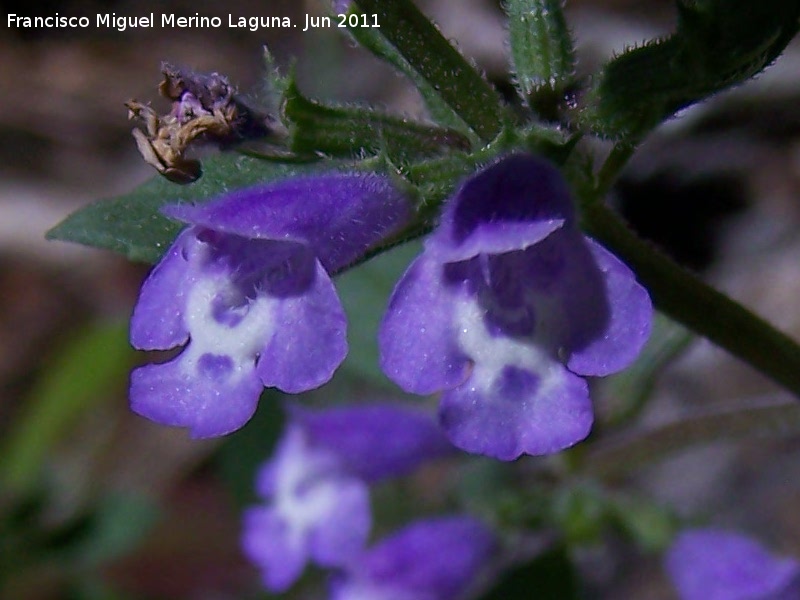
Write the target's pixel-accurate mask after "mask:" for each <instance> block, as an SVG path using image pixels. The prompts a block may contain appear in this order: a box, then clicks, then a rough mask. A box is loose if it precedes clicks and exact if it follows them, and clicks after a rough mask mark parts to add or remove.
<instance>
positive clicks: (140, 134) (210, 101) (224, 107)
mask: <svg viewBox="0 0 800 600" xmlns="http://www.w3.org/2000/svg"><path fill="white" fill-rule="evenodd" d="M161 71H162V73H163V74H164V80H163V81H162V82H161V84H160V85H159V86H158V90H159V92H160V94H161V95H162V96H164V97H165V98H167V99H169V100H171V101H172V110H171V111H170V112H169V113H168V114H166V115H159V114H158V113H156V111H155V110H153V109H152V108H151V107H150V106H149V105H146V104H142V103H141V102H138V101H136V100H129V101H128V102H126V103H125V105H126V106H127V107H128V109H129V118H131V119H138V120H140V121H142V122H143V123H144V125H145V130H144V131H142V130H141V129H134V130H133V137H134V139H135V140H136V145H137V147H138V148H139V152H140V153H141V154H142V157H144V160H145V162H147V163H148V164H149V165H152V166H153V167H155V169H156V170H157V171H158V172H159V173H161V174H162V175H163V176H164V177H166V178H167V179H169V180H170V181H174V182H175V183H181V184H187V183H192V182H193V181H196V180H197V179H198V178H199V177H200V175H201V174H202V168H201V166H200V161H198V160H195V159H190V158H186V157H185V153H186V151H187V149H188V148H189V147H190V146H191V145H192V144H194V143H196V142H204V143H211V144H215V145H217V146H219V147H221V148H225V147H228V146H231V145H233V144H236V143H238V142H242V141H244V140H250V139H257V138H261V137H265V136H268V135H270V134H271V133H272V131H273V129H272V127H271V118H270V117H269V116H268V115H266V114H263V113H260V112H258V111H256V110H254V109H252V108H250V107H249V106H247V105H246V104H245V103H244V102H243V101H242V100H241V98H239V97H238V96H237V95H236V88H235V87H234V86H233V85H231V84H230V82H229V81H228V79H227V78H226V77H224V76H222V75H220V74H218V73H210V74H203V73H195V72H192V71H188V70H183V69H178V68H176V67H173V66H172V65H170V64H167V63H164V64H163V65H162V66H161Z"/></svg>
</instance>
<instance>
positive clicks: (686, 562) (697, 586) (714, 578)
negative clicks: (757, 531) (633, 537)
mask: <svg viewBox="0 0 800 600" xmlns="http://www.w3.org/2000/svg"><path fill="white" fill-rule="evenodd" d="M665 567H666V570H667V573H668V574H669V576H670V579H671V580H672V582H673V584H674V585H675V588H676V589H677V591H678V595H679V596H680V598H681V600H794V599H796V598H800V562H798V561H797V560H795V559H792V558H782V557H779V556H776V555H774V554H772V553H771V552H769V551H768V550H767V549H766V548H764V547H763V546H762V545H761V544H759V543H758V542H756V541H755V540H753V539H751V538H748V537H747V536H744V535H741V534H739V533H734V532H730V531H723V530H718V529H693V530H687V531H684V532H682V533H681V534H680V535H678V537H677V538H676V539H675V541H674V542H673V544H672V546H671V547H670V549H669V551H668V552H667V555H666V557H665Z"/></svg>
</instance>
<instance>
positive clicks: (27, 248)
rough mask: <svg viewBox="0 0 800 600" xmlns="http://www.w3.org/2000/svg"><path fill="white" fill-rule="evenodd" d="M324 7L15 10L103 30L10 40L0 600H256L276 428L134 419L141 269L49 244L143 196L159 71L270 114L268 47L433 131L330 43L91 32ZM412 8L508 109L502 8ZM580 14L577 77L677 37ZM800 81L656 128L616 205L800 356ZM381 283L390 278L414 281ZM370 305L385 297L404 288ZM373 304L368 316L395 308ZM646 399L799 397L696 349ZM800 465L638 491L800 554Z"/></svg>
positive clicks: (368, 66) (377, 74) (624, 591)
mask: <svg viewBox="0 0 800 600" xmlns="http://www.w3.org/2000/svg"><path fill="white" fill-rule="evenodd" d="M320 2H321V0H320ZM320 2H317V1H314V0H307V1H305V2H295V1H292V0H285V1H282V0H273V1H271V2H268V3H266V2H254V1H247V0H233V1H232V2H228V3H226V4H225V6H224V8H222V7H220V5H219V4H217V3H212V2H209V1H207V0H200V1H197V0H195V1H194V2H187V1H184V0H170V1H168V2H162V3H158V4H153V5H152V8H151V7H150V5H145V4H142V3H133V2H125V1H119V2H116V1H112V0H106V1H99V0H98V1H94V2H93V1H83V2H81V1H75V2H57V1H49V2H40V3H37V4H36V5H35V6H33V5H32V4H30V3H25V2H3V5H4V8H5V12H6V14H18V15H22V16H31V17H33V16H37V15H40V16H44V15H53V14H55V13H59V14H60V15H76V16H79V15H87V16H89V17H90V18H91V19H92V22H93V23H92V26H91V27H90V28H88V29H61V30H59V29H48V30H44V29H17V28H9V27H7V23H5V22H4V23H3V24H2V25H0V27H1V28H2V35H0V81H2V82H3V83H2V86H1V87H0V140H2V144H0V476H1V477H2V478H1V479H0V598H26V599H27V598H31V599H39V598H42V599H49V598H75V599H95V598H96V599H101V598H102V599H106V598H108V599H111V598H120V599H127V598H191V599H198V600H211V599H220V600H222V599H226V598H258V597H264V594H263V593H261V592H259V587H258V574H257V573H256V571H255V570H254V569H253V568H251V567H250V566H249V565H248V564H246V563H245V561H244V559H243V558H242V556H241V555H240V553H239V550H238V534H239V516H238V512H239V510H240V509H241V507H242V505H244V504H246V503H247V502H251V501H252V500H253V499H252V497H250V496H249V494H250V492H249V491H248V489H249V482H250V481H251V479H252V469H253V467H254V466H255V464H256V463H257V462H258V461H259V460H262V459H263V458H265V457H266V456H267V455H268V452H269V445H270V443H271V442H270V440H271V439H272V438H273V437H274V432H275V431H276V430H277V426H276V424H275V418H276V417H275V412H274V411H272V412H269V409H265V410H259V414H258V415H257V417H256V419H255V421H254V423H253V424H251V425H248V426H247V427H246V428H245V430H243V431H242V432H241V433H240V434H237V435H235V436H231V437H230V438H229V439H225V440H212V441H190V440H189V439H188V438H187V436H186V435H185V434H184V432H182V431H176V430H170V429H167V428H164V427H160V426H156V425H153V424H151V423H148V422H146V421H144V420H143V419H141V418H140V417H138V416H136V415H134V414H132V413H130V412H129V411H128V408H127V397H126V386H127V374H128V371H129V369H130V368H131V366H132V365H134V364H136V363H137V362H142V361H143V360H144V357H143V356H140V355H136V354H135V353H134V352H133V351H131V350H130V349H129V348H128V345H127V341H126V340H127V319H128V317H129V315H130V312H131V309H132V307H133V305H134V302H135V299H136V294H137V290H138V286H139V285H140V283H141V281H142V278H143V277H144V276H145V275H146V273H147V270H148V266H147V265H136V264H130V263H128V262H127V261H126V260H124V259H123V258H120V257H117V256H114V255H112V254H110V253H108V252H104V251H99V250H93V249H88V248H82V247H78V246H75V245H69V244H65V243H61V242H47V241H45V239H44V233H45V231H46V230H47V229H49V228H50V227H52V226H53V225H55V224H56V223H58V222H59V221H60V220H61V219H63V218H64V217H65V216H66V215H67V214H69V213H70V212H72V211H74V210H76V209H77V208H79V207H81V206H83V205H85V204H87V203H89V202H92V201H95V200H98V199H101V198H109V197H112V196H114V195H116V194H120V193H123V192H127V191H130V190H131V189H132V188H134V187H135V186H136V185H138V184H139V183H142V182H144V181H146V180H147V179H149V178H151V177H152V176H153V175H154V171H153V170H152V168H151V167H149V166H147V165H146V164H145V163H144V162H143V161H142V159H141V157H140V156H139V153H138V152H137V150H136V147H135V144H134V142H133V138H132V137H131V135H130V130H131V127H132V125H131V123H130V122H128V121H127V110H126V108H125V107H124V105H123V103H124V102H125V101H126V100H128V99H131V98H135V99H137V100H140V101H144V102H146V101H151V100H152V101H153V104H154V106H155V107H156V108H157V109H159V110H161V111H163V110H164V109H165V108H166V106H165V105H164V104H159V103H160V102H161V101H160V99H158V98H157V91H156V86H157V84H158V83H159V82H160V80H161V75H160V64H161V61H163V60H166V61H169V62H172V63H174V64H177V65H182V66H186V67H189V68H192V69H195V70H198V71H218V72H220V73H223V74H226V75H227V76H228V77H229V78H230V79H231V80H232V81H233V82H234V83H236V84H237V85H238V86H239V89H240V91H241V92H244V93H245V94H248V93H252V95H253V96H254V97H260V98H263V97H264V96H265V94H266V95H268V90H264V89H263V84H262V74H263V47H264V45H267V46H268V47H269V49H270V51H271V53H272V54H273V56H274V57H275V58H276V60H277V62H278V64H279V65H280V66H282V67H283V68H284V69H288V68H289V66H290V65H294V66H295V68H296V69H297V72H298V74H299V81H300V85H301V89H303V91H305V92H306V94H307V95H309V96H311V97H318V98H323V99H328V100H340V101H354V100H360V101H369V102H374V103H377V104H379V105H381V106H384V107H386V108H387V109H389V110H392V111H396V112H398V113H405V114H409V115H415V116H418V115H421V114H422V112H421V110H422V109H421V106H420V103H419V100H418V98H417V96H416V94H415V92H414V91H413V89H411V88H410V87H409V86H408V85H407V84H406V83H405V82H404V81H403V80H402V79H401V78H399V77H397V76H396V75H394V74H393V73H392V72H391V71H390V70H389V69H388V68H386V67H384V66H383V65H381V64H380V63H378V62H377V61H376V60H375V59H372V58H371V57H370V56H368V55H367V54H366V53H364V52H361V51H358V50H356V49H354V48H353V47H352V45H351V44H350V43H349V42H348V41H347V40H345V39H344V38H343V36H341V35H340V34H339V32H338V31H337V30H336V29H335V28H334V29H330V30H315V31H310V32H305V33H302V32H301V31H300V28H297V29H264V30H260V31H257V32H251V31H248V30H246V29H244V30H243V29H231V28H228V27H227V26H225V25H223V27H221V28H219V29H198V28H191V29H183V30H179V29H172V30H165V29H162V28H160V27H154V28H152V29H146V30H141V29H139V30H137V29H130V30H127V31H125V32H119V31H117V30H114V29H108V30H98V29H97V28H95V27H94V16H95V15H96V14H98V13H109V12H115V13H116V14H117V15H145V14H147V13H148V12H150V11H151V10H152V11H155V12H156V13H169V12H174V13H176V14H179V15H185V16H191V15H194V14H195V13H200V14H201V15H208V16H211V15H219V16H222V17H223V22H224V23H226V22H227V15H228V14H229V13H230V14H232V15H235V16H236V15H241V16H288V17H290V18H291V19H292V20H293V21H294V22H296V23H302V22H304V18H305V15H306V14H311V15H320V14H323V11H324V8H323V6H322V5H321V3H320ZM419 5H420V6H421V8H423V10H424V11H425V12H426V13H427V14H429V15H430V16H431V17H433V18H434V19H435V20H436V22H437V23H438V24H439V25H440V27H441V28H442V30H443V31H444V33H445V34H446V35H447V37H449V38H451V39H454V40H457V42H458V46H459V48H460V49H461V50H462V52H464V53H465V54H466V55H468V56H470V57H472V58H473V59H474V60H475V61H476V63H477V64H478V65H479V66H480V67H481V68H482V69H483V70H485V72H486V73H487V75H488V77H489V78H490V79H491V80H492V81H493V82H494V83H495V84H496V85H497V87H498V88H499V89H500V90H501V91H503V92H504V93H511V89H512V88H511V83H510V81H509V80H508V76H507V73H506V71H507V59H506V54H507V52H506V47H505V30H504V25H503V15H502V11H501V9H500V7H499V3H498V2H495V1H494V0H427V1H424V2H419ZM567 17H568V21H569V23H570V24H571V25H572V26H573V28H574V33H575V38H576V40H577V43H578V51H579V57H580V69H581V71H582V72H585V73H586V74H589V73H591V72H592V71H593V70H595V69H596V68H597V66H598V65H600V64H602V61H603V60H604V59H605V58H607V57H609V56H611V55H612V54H613V53H614V52H620V51H622V50H623V49H624V48H625V47H627V46H630V45H633V44H637V43H641V42H642V41H644V40H647V39H652V38H654V37H657V36H659V35H665V34H667V33H668V32H669V31H670V30H671V29H672V28H673V26H674V13H673V7H672V3H671V2H668V1H666V0H649V1H648V2H641V1H633V0H615V1H613V2H607V1H606V2H599V1H594V0H579V1H568V2H567ZM798 74H800V46H798V44H797V43H795V44H793V45H791V46H790V48H789V49H788V51H787V53H786V54H785V55H784V56H783V57H782V58H780V59H779V60H778V62H777V64H776V65H774V66H773V67H772V68H770V69H769V70H768V71H767V72H766V73H765V74H763V75H761V76H759V77H758V78H757V79H756V80H755V81H752V82H750V83H748V84H747V85H745V86H742V87H740V88H738V89H736V90H733V91H730V92H727V93H725V94H721V95H720V96H719V97H717V98H715V99H713V100H712V101H710V102H707V103H705V104H704V105H702V106H699V107H696V108H693V109H691V110H689V111H686V113H685V114H682V115H681V116H680V118H678V119H676V120H674V121H672V122H670V123H668V124H667V125H666V126H664V127H662V128H661V129H660V130H659V131H658V132H657V133H656V134H654V135H653V136H651V137H650V138H649V139H648V140H647V142H646V143H645V145H644V146H643V147H642V149H641V151H640V152H639V153H637V155H636V156H635V158H634V159H633V161H632V162H631V164H630V167H629V168H628V169H627V171H626V172H625V175H624V177H623V179H622V180H621V182H620V184H619V186H618V187H617V189H616V190H615V192H614V199H613V201H614V202H615V203H616V204H617V206H618V207H619V208H620V210H621V211H622V212H623V213H624V214H625V215H626V216H627V217H628V218H629V220H630V221H631V222H632V224H633V226H634V227H635V228H636V229H637V230H639V231H640V232H641V233H642V235H645V236H647V237H649V238H651V239H652V240H654V241H655V242H656V243H658V244H660V245H661V246H662V247H664V248H666V249H667V250H668V251H669V252H670V253H672V254H673V256H674V257H675V258H676V259H677V260H679V261H680V262H682V263H684V264H686V265H687V266H689V267H691V268H692V269H695V270H698V271H700V272H702V273H703V275H704V276H705V277H707V278H708V279H709V280H710V281H712V282H713V283H714V285H715V286H717V287H719V288H720V289H722V290H724V291H726V292H728V293H730V294H732V295H733V296H734V297H736V298H737V299H739V300H741V301H742V302H744V303H745V304H747V305H748V306H751V307H752V308H754V309H755V310H756V311H757V312H759V313H760V314H762V315H763V316H765V317H766V318H768V319H769V320H770V321H772V322H773V323H775V324H776V325H778V326H779V327H780V328H782V329H783V330H784V331H787V332H789V333H790V334H792V335H793V336H795V337H800V307H798V303H797V298H800V235H798V231H800V227H799V226H800V77H798ZM598 151H602V148H598ZM405 260H407V257H406V258H405ZM392 268H393V269H394V271H393V272H399V270H400V269H401V268H402V261H400V262H399V263H398V264H397V265H393V267H392ZM390 272H392V271H391V270H390ZM376 285H377V284H376ZM381 285H383V286H384V287H385V288H386V290H385V292H386V293H388V289H389V288H390V286H391V278H387V279H386V280H385V282H384V283H382V284H381ZM378 287H380V286H378ZM376 289H377V288H376ZM379 291H380V290H379ZM375 293H376V294H377V297H378V298H379V300H378V303H377V304H376V308H375V310H376V311H378V312H376V316H375V319H377V314H379V311H380V309H381V308H382V305H381V304H380V303H381V302H383V301H384V300H385V297H386V295H385V294H384V295H383V296H381V295H380V294H378V292H377V291H376V292H375ZM380 298H382V299H380ZM352 302H354V303H356V304H358V303H360V302H361V300H360V299H359V298H355V299H354V300H352ZM360 314H365V315H366V314H370V313H369V311H367V312H366V313H360ZM363 318H364V319H366V318H367V317H366V316H364V317H363ZM363 353H364V354H365V355H367V356H369V349H366V350H363ZM376 387H377V388H380V387H381V386H380V385H379V384H378V385H376ZM610 389H613V388H610ZM652 394H653V395H654V400H653V402H651V403H650V404H649V405H648V408H647V410H645V411H644V412H643V413H642V414H641V415H640V417H639V419H638V421H639V423H641V426H647V425H648V424H653V423H660V422H664V421H665V420H668V419H670V418H675V417H678V416H680V415H682V414H686V412H687V411H690V410H693V409H696V408H697V407H698V406H704V405H713V404H714V403H719V402H731V401H735V402H742V403H749V402H756V403H758V402H762V401H773V400H774V401H780V400H782V399H787V398H788V397H787V396H786V395H785V394H783V393H781V392H780V391H779V390H778V388H777V387H776V386H774V385H773V384H771V383H769V382H768V381H767V380H766V379H765V378H763V377H762V376H760V375H758V374H757V373H755V372H753V371H752V370H751V369H750V368H748V367H746V366H744V365H742V364H740V363H738V362H736V361H735V360H734V359H731V358H730V357H728V356H727V355H726V354H725V353H724V352H722V351H720V350H717V349H715V348H713V347H711V346H710V345H709V344H708V343H706V342H704V341H693V342H692V343H691V344H689V345H688V346H687V349H686V351H685V352H683V353H682V354H681V356H680V357H679V358H678V359H676V360H675V361H673V362H672V364H670V365H669V367H668V368H667V369H665V370H664V372H663V373H661V374H660V375H659V377H658V379H657V382H656V386H655V389H654V391H653V392H652ZM612 396H613V394H612V393H610V392H606V393H605V394H601V395H600V396H599V398H600V400H599V404H598V411H599V412H600V414H601V418H602V414H603V411H607V412H611V411H612V410H613V402H614V398H613V397H612ZM262 404H264V403H263V402H262ZM798 450H800V445H798V443H797V439H796V438H795V439H792V438H782V439H779V440H777V441H775V440H772V441H765V440H758V441H748V442H745V443H743V444H741V443H740V444H737V445H733V444H730V443H721V444H720V443H718V444H713V445H709V446H707V447H704V448H702V449H695V450H694V451H693V452H692V453H691V454H688V453H684V454H683V455H679V456H677V457H674V458H672V459H670V460H668V461H664V462H661V463H659V464H658V465H656V466H653V467H649V468H647V469H644V470H640V471H637V472H636V473H635V478H634V479H633V482H634V483H635V484H636V485H638V486H640V487H641V488H643V489H645V490H647V492H648V493H649V494H651V495H652V496H653V497H654V498H657V499H658V500H659V501H660V502H663V503H665V504H667V505H669V506H670V507H673V508H674V509H675V510H676V511H678V512H679V513H681V514H686V515H691V514H699V515H701V516H708V515H709V514H713V515H714V520H715V522H717V523H718V524H721V525H731V526H733V525H736V526H740V524H741V523H747V524H748V526H749V527H750V528H752V530H753V531H757V532H760V533H761V535H762V536H763V538H765V540H766V541H768V542H770V543H771V544H773V545H774V546H776V547H778V548H779V549H780V550H782V551H785V552H788V553H794V554H795V555H796V556H800V518H798V516H797V511H796V510H795V509H794V507H796V506H797V503H798V501H800V484H799V483H798V482H800V472H799V470H798V465H800V462H798V461H797V460H796V459H797V458H798V454H799V453H798ZM630 482H631V480H630V479H628V480H627V481H626V483H627V484H629V483H630ZM585 560H586V564H587V569H588V570H589V572H590V573H591V576H592V585H593V587H590V589H591V590H593V591H592V592H591V595H590V597H605V598H633V597H636V598H656V599H658V598H670V597H671V596H670V592H669V591H668V590H667V589H666V588H665V584H664V581H663V577H662V576H661V575H660V574H659V573H658V562H657V560H655V559H652V558H651V559H634V558H633V557H631V556H626V555H625V553H624V552H623V553H622V555H621V557H612V556H610V555H608V554H607V553H605V552H599V553H598V554H596V555H593V554H591V553H589V554H588V555H587V557H585ZM309 597H314V596H309Z"/></svg>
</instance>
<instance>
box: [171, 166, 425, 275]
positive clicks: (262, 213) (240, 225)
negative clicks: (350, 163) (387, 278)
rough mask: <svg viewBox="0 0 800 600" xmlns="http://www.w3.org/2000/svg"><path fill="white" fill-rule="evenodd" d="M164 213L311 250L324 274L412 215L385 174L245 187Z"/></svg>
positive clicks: (223, 230)
mask: <svg viewBox="0 0 800 600" xmlns="http://www.w3.org/2000/svg"><path fill="white" fill-rule="evenodd" d="M163 212H164V214H166V215H167V216H169V217H172V218H174V219H177V220H179V221H183V222H185V223H189V224H192V225H198V226H201V227H206V228H208V229H211V230H214V231H217V232H220V233H228V234H233V235H238V236H242V237H244V238H248V239H258V240H276V241H278V240H279V241H295V242H298V243H302V244H306V245H308V246H310V247H311V248H313V250H314V254H315V255H316V256H317V258H318V259H319V261H320V263H322V266H323V267H325V270H326V271H328V273H330V274H333V273H336V272H338V271H339V270H341V269H342V268H344V267H346V266H348V265H349V264H350V263H352V262H353V261H355V260H357V259H358V258H360V257H361V256H362V255H363V254H364V252H365V251H366V250H368V249H369V248H370V247H372V246H373V245H375V244H376V243H378V242H380V241H381V240H382V239H384V238H385V237H387V236H389V235H391V234H392V233H396V232H397V231H399V230H400V229H401V228H402V226H403V225H405V224H406V223H408V222H409V220H410V219H411V217H412V208H411V205H410V203H409V202H408V200H407V199H406V198H405V197H404V196H403V195H402V194H401V193H400V192H398V191H397V190H396V189H395V188H394V186H392V185H391V184H390V182H389V181H388V179H387V178H386V177H384V176H380V175H376V174H373V173H330V174H327V175H317V176H313V177H312V176H309V177H297V178H293V179H287V180H284V181H281V182H278V183H277V184H268V185H264V186H257V187H252V188H244V189H241V190H237V191H235V192H231V193H230V194H228V195H226V196H224V197H223V198H222V199H220V200H217V201H215V202H209V203H206V204H198V205H192V204H174V205H170V206H166V207H164V209H163Z"/></svg>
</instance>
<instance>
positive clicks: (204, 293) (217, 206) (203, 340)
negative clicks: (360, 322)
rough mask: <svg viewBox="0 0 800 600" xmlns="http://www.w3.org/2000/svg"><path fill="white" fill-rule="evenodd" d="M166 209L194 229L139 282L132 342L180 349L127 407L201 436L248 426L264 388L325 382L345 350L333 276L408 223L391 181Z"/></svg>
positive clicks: (267, 190) (317, 185)
mask: <svg viewBox="0 0 800 600" xmlns="http://www.w3.org/2000/svg"><path fill="white" fill-rule="evenodd" d="M164 212H165V213H166V214H167V215H169V216H170V217H173V218H176V219H179V220H181V221H183V222H185V223H188V224H189V225H190V227H189V228H187V229H186V230H184V231H183V232H182V233H181V234H180V235H178V237H177V239H176V240H175V242H174V243H173V245H172V247H171V248H170V249H169V250H168V251H167V253H166V254H165V256H164V257H163V258H162V260H161V262H160V263H159V264H158V265H157V266H156V267H155V268H154V269H153V271H152V272H151V273H150V275H149V277H148V278H147V280H146V281H145V282H144V285H143V286H142V290H141V293H140V296H139V301H138V303H137V305H136V308H135V309H134V313H133V317H132V319H131V343H132V344H133V346H134V347H136V348H139V349H141V350H168V349H171V348H176V347H179V346H184V345H185V347H184V348H183V349H182V351H181V353H180V354H179V355H178V356H177V357H175V358H173V359H172V360H170V361H168V362H166V363H162V364H150V365H146V366H143V367H140V368H138V369H136V370H134V372H133V373H132V375H131V391H130V397H131V407H132V409H133V410H134V411H135V412H137V413H139V414H141V415H143V416H145V417H147V418H149V419H152V420H153V421H156V422H158V423H163V424H165V425H174V426H180V427H187V428H189V429H190V431H191V435H192V436H193V437H198V438H202V437H210V436H217V435H223V434H226V433H229V432H231V431H234V430H236V429H238V428H240V427H241V426H242V425H244V423H246V422H247V421H248V419H250V417H251V416H252V414H253V412H254V411H255V407H256V403H257V401H258V397H259V395H260V393H261V391H262V389H263V388H264V387H265V386H266V387H277V388H279V389H281V390H283V391H285V392H289V393H298V392H303V391H306V390H309V389H312V388H316V387H318V386H320V385H322V384H323V383H325V382H327V381H328V380H329V379H330V378H331V377H332V375H333V373H334V371H335V370H336V368H337V367H338V366H339V364H340V363H341V362H342V360H344V357H345V355H346V354H347V342H346V339H345V329H346V319H345V315H344V311H343V309H342V306H341V303H340V301H339V298H338V296H337V294H336V290H335V289H334V286H333V283H332V281H331V278H330V274H332V273H335V272H337V271H339V270H341V269H342V268H344V267H345V266H347V265H348V264H350V263H352V262H353V261H355V260H357V259H358V258H360V257H361V256H363V254H364V253H365V252H366V251H367V250H368V249H369V248H371V247H372V246H374V245H376V244H378V243H380V242H381V240H383V239H384V238H385V237H387V236H390V235H391V234H393V233H395V232H397V231H398V230H399V229H401V228H402V227H403V226H404V225H405V224H406V223H407V222H408V220H409V219H410V217H411V208H410V206H409V204H408V203H407V201H406V200H405V199H404V198H403V197H402V195H401V194H399V193H398V192H397V191H396V190H395V189H394V187H393V186H392V185H391V184H390V182H389V181H388V179H386V178H385V177H382V176H379V175H375V174H360V173H338V174H328V175H319V176H315V177H304V178H296V179H290V180H286V181H281V182H277V183H272V184H269V185H263V186H259V187H252V188H246V189H242V190H238V191H236V192H233V193H230V194H228V195H226V196H223V197H221V198H219V199H217V200H215V201H212V202H209V203H207V204H203V205H197V206H192V205H173V206H168V207H166V208H165V209H164Z"/></svg>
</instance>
